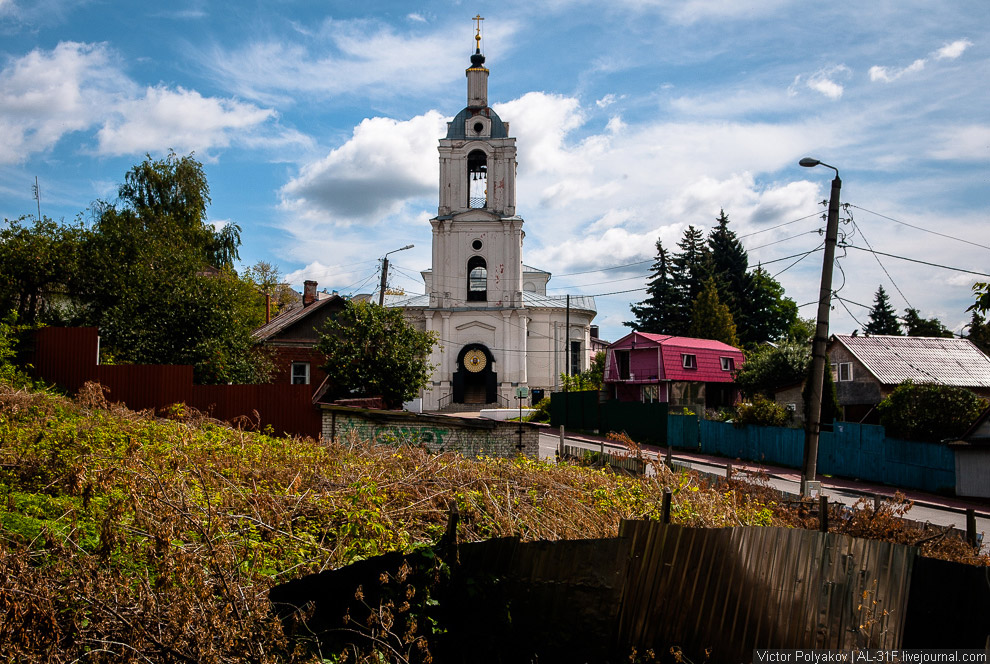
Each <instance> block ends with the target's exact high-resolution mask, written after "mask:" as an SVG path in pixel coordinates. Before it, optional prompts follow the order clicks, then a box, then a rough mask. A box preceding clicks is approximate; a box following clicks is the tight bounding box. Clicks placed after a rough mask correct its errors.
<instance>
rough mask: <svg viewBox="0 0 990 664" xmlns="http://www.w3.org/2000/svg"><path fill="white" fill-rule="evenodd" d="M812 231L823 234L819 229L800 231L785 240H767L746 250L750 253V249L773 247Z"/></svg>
mask: <svg viewBox="0 0 990 664" xmlns="http://www.w3.org/2000/svg"><path fill="white" fill-rule="evenodd" d="M812 233H817V234H818V235H821V231H817V230H815V231H805V232H804V233H798V234H797V235H792V236H790V237H785V238H784V239H783V240H776V241H774V242H767V243H766V244H761V245H760V246H758V247H750V248H748V249H746V252H747V253H748V252H750V251H756V250H757V249H763V248H765V247H772V246H773V245H775V244H780V243H781V242H787V241H788V240H794V239H796V238H799V237H801V236H802V235H810V234H812Z"/></svg>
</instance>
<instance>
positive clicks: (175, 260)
mask: <svg viewBox="0 0 990 664" xmlns="http://www.w3.org/2000/svg"><path fill="white" fill-rule="evenodd" d="M118 193H119V198H118V200H117V202H116V203H114V204H110V203H106V202H99V203H97V205H96V208H95V212H96V216H97V220H96V223H95V224H94V226H93V228H92V229H91V230H90V231H89V232H88V233H87V234H86V237H85V239H84V242H83V246H82V251H81V260H80V265H81V269H80V275H79V279H78V280H77V288H76V294H77V297H78V299H79V301H80V303H81V304H82V310H81V312H80V315H79V319H80V322H83V323H86V324H90V325H96V326H98V327H99V328H100V334H101V337H102V339H103V346H104V348H106V349H107V350H108V351H109V352H111V353H112V354H113V356H114V357H115V359H116V360H117V361H124V362H130V363H146V364H192V365H193V368H194V375H195V377H196V380H197V381H199V382H207V383H227V382H257V381H263V380H266V379H267V377H268V369H269V368H270V363H269V362H267V361H266V359H265V357H264V356H263V355H262V354H261V353H259V352H256V351H255V350H254V349H253V347H252V341H251V331H252V330H253V329H254V328H255V327H257V326H259V325H260V324H262V323H264V298H263V297H261V296H260V295H259V294H258V293H257V292H256V291H255V289H254V288H253V287H252V286H251V285H250V284H248V283H245V282H243V281H241V280H240V279H238V278H237V277H236V275H235V274H234V273H233V271H232V267H231V266H232V264H233V261H234V260H235V259H236V258H237V247H238V245H239V244H240V229H239V228H238V227H237V226H236V225H234V224H228V225H227V226H225V227H224V228H223V229H222V230H220V231H217V230H216V229H215V228H214V227H213V225H212V224H210V223H208V221H207V218H206V208H207V206H208V205H209V203H210V197H209V186H208V184H207V180H206V174H205V173H204V171H203V167H202V164H200V163H199V162H198V161H196V160H195V159H194V158H193V157H192V156H191V155H190V156H186V157H178V156H176V155H175V153H171V152H170V153H169V154H168V156H166V157H165V158H164V159H160V160H152V159H151V157H148V158H147V159H146V160H145V161H144V162H142V163H141V164H138V165H136V166H134V167H133V168H132V169H131V170H130V171H129V172H128V173H127V174H126V176H125V179H124V183H123V184H122V185H121V186H120V189H119V191H118ZM218 268H219V269H218Z"/></svg>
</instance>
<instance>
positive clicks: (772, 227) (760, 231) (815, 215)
mask: <svg viewBox="0 0 990 664" xmlns="http://www.w3.org/2000/svg"><path fill="white" fill-rule="evenodd" d="M820 214H821V212H813V213H812V214H809V215H807V216H805V217H801V218H800V219H794V220H793V221H785V222H784V223H782V224H777V225H776V226H771V227H770V228H764V229H762V230H758V231H753V232H752V233H746V234H745V235H737V236H736V239H737V240H742V239H743V238H747V237H751V236H753V235H759V234H760V233H766V232H767V231H772V230H773V229H775V228H783V227H784V226H789V225H791V224H796V223H797V222H799V221H804V220H805V219H811V218H812V217H817V216H819V215H820Z"/></svg>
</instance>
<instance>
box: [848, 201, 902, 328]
mask: <svg viewBox="0 0 990 664" xmlns="http://www.w3.org/2000/svg"><path fill="white" fill-rule="evenodd" d="M846 212H847V213H849V210H848V209H847V210H846ZM849 221H850V223H852V225H853V228H854V229H856V231H857V232H858V233H859V234H860V235H861V236H862V237H863V242H865V243H866V246H867V247H869V248H870V253H872V254H873V257H874V258H875V259H876V260H877V264H878V265H879V266H880V269H881V270H883V273H884V274H886V275H887V278H888V279H890V283H892V284H893V285H894V288H896V289H897V292H898V293H900V296H901V299H903V300H904V302H905V303H906V304H907V305H908V307H910V308H911V309H914V305H912V304H911V302H910V301H909V300H908V299H907V296H906V295H905V294H904V291H902V290H901V287H900V286H898V285H897V282H896V281H894V278H893V277H892V276H890V272H888V271H887V267H886V266H885V265H884V264H883V262H882V261H881V260H880V257H879V256H877V254H876V252H875V251H873V245H871V244H870V241H869V240H867V239H866V233H864V232H863V229H861V228H860V227H859V226H858V225H857V224H856V220H855V219H853V218H852V215H851V213H850V216H849Z"/></svg>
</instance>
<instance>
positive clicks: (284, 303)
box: [241, 261, 300, 317]
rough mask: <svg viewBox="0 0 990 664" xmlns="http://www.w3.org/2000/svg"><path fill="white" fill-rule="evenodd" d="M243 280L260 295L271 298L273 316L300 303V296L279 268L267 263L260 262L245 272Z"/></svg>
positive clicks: (242, 275)
mask: <svg viewBox="0 0 990 664" xmlns="http://www.w3.org/2000/svg"><path fill="white" fill-rule="evenodd" d="M241 279H243V280H244V281H246V282H247V283H249V284H251V285H252V286H254V287H255V289H257V291H258V292H259V293H262V294H263V295H267V296H268V297H269V298H271V307H272V311H271V314H272V316H273V317H274V316H277V315H278V313H279V312H280V311H282V310H283V309H285V308H286V307H291V306H293V305H295V304H298V303H299V302H300V297H299V294H298V293H296V291H294V290H292V287H291V286H289V284H287V283H285V279H284V278H283V276H282V273H281V272H280V271H279V269H278V266H277V265H274V264H273V263H269V262H267V261H258V262H257V263H255V264H254V265H252V266H251V267H249V268H247V269H246V270H244V272H243V273H242V274H241Z"/></svg>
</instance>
